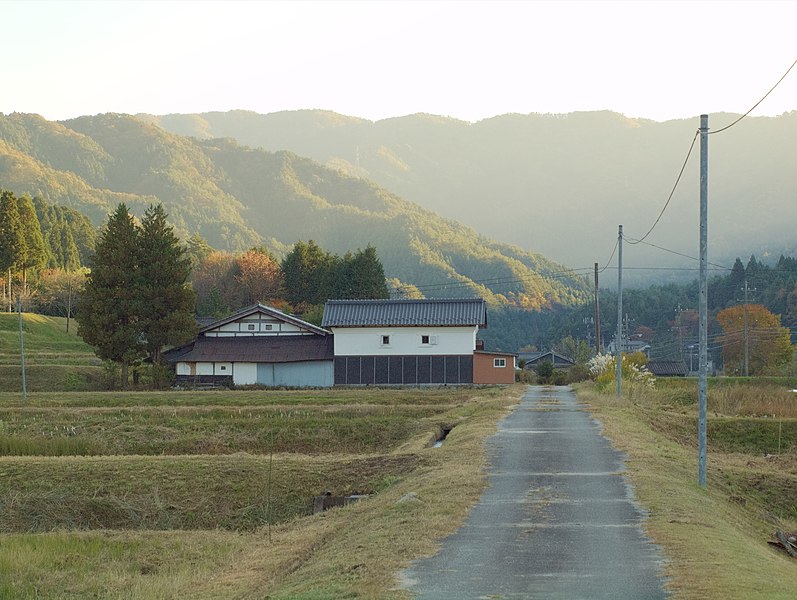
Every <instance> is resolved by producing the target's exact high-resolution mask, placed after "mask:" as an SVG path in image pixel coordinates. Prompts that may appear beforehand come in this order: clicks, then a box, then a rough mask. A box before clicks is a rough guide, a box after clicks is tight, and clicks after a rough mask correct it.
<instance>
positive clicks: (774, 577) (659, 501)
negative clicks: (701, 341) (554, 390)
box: [578, 380, 797, 600]
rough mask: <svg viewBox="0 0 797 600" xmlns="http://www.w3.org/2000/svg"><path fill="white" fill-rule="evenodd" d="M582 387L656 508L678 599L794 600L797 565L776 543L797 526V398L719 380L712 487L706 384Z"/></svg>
mask: <svg viewBox="0 0 797 600" xmlns="http://www.w3.org/2000/svg"><path fill="white" fill-rule="evenodd" d="M657 385H658V386H659V387H658V389H656V390H648V389H640V388H635V387H633V386H628V387H626V388H624V395H623V398H622V399H620V400H618V399H617V398H616V397H615V396H614V395H613V393H612V394H605V393H598V392H597V391H596V390H595V389H594V387H592V386H591V385H589V384H584V385H582V386H580V387H579V389H578V392H579V397H580V399H581V400H583V401H585V402H587V403H588V404H589V405H590V407H591V409H592V410H593V411H594V414H595V416H596V418H598V419H599V420H600V421H601V422H602V424H603V426H604V430H605V433H606V435H608V436H609V437H610V438H611V439H612V441H613V443H614V444H615V446H616V447H618V448H620V449H621V450H623V451H624V452H626V453H627V455H628V462H627V466H628V473H629V478H630V480H631V481H632V483H633V484H634V486H635V488H636V493H637V496H638V498H639V500H640V502H641V503H642V505H643V506H644V507H645V508H646V509H648V510H649V511H650V517H649V519H648V520H647V523H646V529H647V531H648V533H649V534H650V536H651V537H652V538H653V539H654V540H655V541H656V542H657V543H659V544H660V545H661V546H662V548H663V552H664V554H665V556H666V557H667V559H668V561H669V562H668V564H667V566H666V573H667V575H668V576H669V584H668V585H669V587H670V589H671V590H672V592H673V597H674V598H690V599H691V598H695V599H697V598H700V599H702V600H711V599H718V600H719V599H723V600H727V599H730V598H738V599H740V600H741V599H745V600H748V599H756V598H760V599H762V600H763V599H767V600H770V599H778V598H782V599H784V600H786V599H787V598H788V599H790V598H794V596H795V590H796V589H797V561H795V560H793V559H791V558H788V557H787V556H786V555H785V554H781V553H780V552H778V551H777V550H775V549H773V548H772V547H770V546H769V545H768V544H767V540H769V539H771V537H772V533H773V531H774V530H775V529H782V530H788V531H794V530H797V394H793V393H792V392H790V391H788V390H787V388H786V387H785V386H784V385H777V384H775V383H771V382H770V383H756V382H749V381H748V382H744V383H739V382H736V383H734V384H732V385H727V384H726V383H722V382H719V383H713V384H712V385H710V386H709V391H708V422H707V430H708V434H707V438H708V460H707V464H708V469H707V473H708V485H707V487H706V488H705V489H703V488H700V486H698V485H697V409H696V404H697V384H696V382H695V381H694V380H691V381H690V380H682V381H673V382H669V381H662V380H659V381H658V382H657Z"/></svg>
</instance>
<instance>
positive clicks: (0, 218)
mask: <svg viewBox="0 0 797 600" xmlns="http://www.w3.org/2000/svg"><path fill="white" fill-rule="evenodd" d="M24 248H25V235H24V232H23V229H22V220H21V219H20V216H19V206H18V204H17V199H16V197H15V196H14V193H13V192H9V191H6V190H4V191H2V193H0V270H1V271H2V272H3V273H4V274H5V272H6V271H8V270H9V269H13V268H14V267H16V266H17V265H18V264H19V262H20V261H21V260H22V257H23V256H24Z"/></svg>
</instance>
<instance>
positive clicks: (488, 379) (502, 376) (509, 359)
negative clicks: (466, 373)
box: [473, 350, 515, 384]
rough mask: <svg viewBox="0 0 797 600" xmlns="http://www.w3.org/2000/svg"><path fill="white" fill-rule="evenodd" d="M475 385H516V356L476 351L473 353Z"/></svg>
mask: <svg viewBox="0 0 797 600" xmlns="http://www.w3.org/2000/svg"><path fill="white" fill-rule="evenodd" d="M473 383H477V384H510V383H515V355H514V354H508V353H506V352H485V351H484V350H476V351H475V352H474V353H473Z"/></svg>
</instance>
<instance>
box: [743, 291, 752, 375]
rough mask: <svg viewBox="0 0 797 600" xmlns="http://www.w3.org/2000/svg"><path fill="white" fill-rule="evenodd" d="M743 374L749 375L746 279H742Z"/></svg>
mask: <svg viewBox="0 0 797 600" xmlns="http://www.w3.org/2000/svg"><path fill="white" fill-rule="evenodd" d="M742 289H743V290H744V376H745V377H750V321H749V316H748V314H747V293H748V292H749V291H750V288H749V287H748V285H747V279H745V280H744V287H743V288H742Z"/></svg>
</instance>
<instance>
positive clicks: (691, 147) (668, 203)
mask: <svg viewBox="0 0 797 600" xmlns="http://www.w3.org/2000/svg"><path fill="white" fill-rule="evenodd" d="M699 134H700V130H699V129H698V130H697V131H695V135H694V137H693V138H692V143H691V144H689V151H688V152H687V153H686V158H685V159H684V164H683V165H681V170H680V171H679V172H678V177H677V178H676V180H675V185H673V186H672V191H670V195H669V197H668V198H667V202H665V203H664V208H662V209H661V212H660V213H659V216H658V217H656V221H655V222H654V223H653V225H651V226H650V229H648V231H647V233H646V234H645V235H643V236H642V237H641V238H639V239H638V240H637V241H635V242H632V241H629V242H628V243H629V244H638V243H640V242H642V241H644V239H645V238H646V237H648V236H649V235H650V234H651V233H652V232H653V230H654V229H655V228H656V225H658V224H659V221H660V220H661V217H662V216H664V211H666V210H667V207H668V206H669V205H670V200H672V197H673V196H674V195H675V190H676V189H677V188H678V184H679V183H680V182H681V177H682V176H683V174H684V170H686V165H687V163H688V162H689V157H690V156H692V149H693V148H694V147H695V140H697V136H698V135H699Z"/></svg>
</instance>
